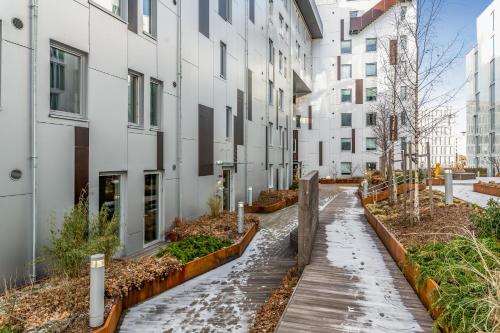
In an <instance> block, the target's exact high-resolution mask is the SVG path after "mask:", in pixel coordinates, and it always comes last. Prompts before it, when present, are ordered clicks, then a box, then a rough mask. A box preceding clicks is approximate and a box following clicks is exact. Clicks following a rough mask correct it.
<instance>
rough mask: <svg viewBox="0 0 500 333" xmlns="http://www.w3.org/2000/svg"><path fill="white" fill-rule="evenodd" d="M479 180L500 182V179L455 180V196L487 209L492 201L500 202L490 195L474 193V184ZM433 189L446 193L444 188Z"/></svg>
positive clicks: (436, 187) (435, 187) (497, 198)
mask: <svg viewBox="0 0 500 333" xmlns="http://www.w3.org/2000/svg"><path fill="white" fill-rule="evenodd" d="M479 180H481V181H483V182H486V183H487V182H489V181H495V182H497V183H498V182H500V178H499V177H478V178H477V179H474V180H472V179H471V180H454V181H453V196H454V197H456V198H459V199H462V200H465V201H468V202H472V203H474V204H476V205H478V206H481V207H486V206H487V204H488V201H490V199H493V200H500V198H499V197H495V196H493V195H488V194H484V193H478V192H474V191H473V190H472V184H475V183H477V182H478V181H479ZM432 188H433V189H435V190H437V191H440V192H443V193H444V186H433V187H432Z"/></svg>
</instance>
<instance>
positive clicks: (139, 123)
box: [127, 69, 144, 128]
mask: <svg viewBox="0 0 500 333" xmlns="http://www.w3.org/2000/svg"><path fill="white" fill-rule="evenodd" d="M130 76H131V77H134V78H136V79H137V86H136V89H135V90H136V91H135V92H136V94H137V96H136V103H135V104H136V114H135V118H136V119H134V120H135V121H134V122H130V118H129V117H128V116H127V123H128V127H138V128H142V127H143V122H144V116H143V110H144V102H143V100H144V76H143V75H142V74H141V73H139V72H136V71H134V70H131V69H129V70H128V76H127V82H128V77H130ZM127 87H128V85H127ZM127 91H128V92H130V90H129V89H127ZM128 100H129V102H130V94H128Z"/></svg>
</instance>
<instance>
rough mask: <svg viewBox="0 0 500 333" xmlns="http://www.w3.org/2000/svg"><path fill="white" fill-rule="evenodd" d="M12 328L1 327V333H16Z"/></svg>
mask: <svg viewBox="0 0 500 333" xmlns="http://www.w3.org/2000/svg"><path fill="white" fill-rule="evenodd" d="M15 332H16V331H13V330H12V328H10V326H4V327H0V333H15Z"/></svg>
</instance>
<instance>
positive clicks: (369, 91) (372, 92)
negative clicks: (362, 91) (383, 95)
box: [366, 87, 377, 102]
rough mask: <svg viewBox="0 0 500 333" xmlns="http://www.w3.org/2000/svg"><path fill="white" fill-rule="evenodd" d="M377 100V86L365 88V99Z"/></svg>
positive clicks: (369, 100)
mask: <svg viewBox="0 0 500 333" xmlns="http://www.w3.org/2000/svg"><path fill="white" fill-rule="evenodd" d="M376 100H377V88H376V87H373V88H366V101H367V102H374V101H376Z"/></svg>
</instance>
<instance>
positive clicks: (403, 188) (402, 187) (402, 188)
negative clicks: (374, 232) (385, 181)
mask: <svg viewBox="0 0 500 333" xmlns="http://www.w3.org/2000/svg"><path fill="white" fill-rule="evenodd" d="M413 186H414V185H411V184H399V185H398V189H397V190H398V194H399V193H404V192H408V191H409V190H410V188H412V189H413ZM426 187H427V185H426V184H425V183H421V184H419V185H418V189H419V190H420V191H423V190H425V188H426ZM389 194H390V193H389V190H388V189H387V190H385V191H380V192H378V193H377V194H376V195H370V196H367V197H366V198H364V199H363V204H371V203H374V202H376V201H382V200H385V199H387V198H388V197H389Z"/></svg>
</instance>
